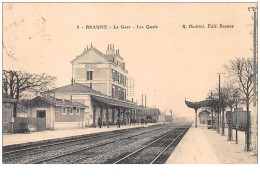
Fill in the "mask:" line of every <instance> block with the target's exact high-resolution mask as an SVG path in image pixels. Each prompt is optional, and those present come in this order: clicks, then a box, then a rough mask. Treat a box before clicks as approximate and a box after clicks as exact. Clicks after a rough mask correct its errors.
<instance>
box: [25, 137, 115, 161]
mask: <svg viewBox="0 0 260 181" xmlns="http://www.w3.org/2000/svg"><path fill="white" fill-rule="evenodd" d="M114 142H116V141H109V142H105V143H100V144H96V145H93V146H91V147H87V148H80V149H77V150H74V151H70V152H68V153H63V154H60V155H56V156H53V157H49V158H46V159H41V160H36V161H33V162H24V163H23V164H39V163H43V162H47V161H50V160H54V159H57V158H61V157H64V156H68V155H72V154H75V153H78V152H82V151H86V150H89V149H92V148H97V147H100V146H104V145H107V144H110V143H114Z"/></svg>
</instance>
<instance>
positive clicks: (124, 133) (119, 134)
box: [3, 126, 165, 163]
mask: <svg viewBox="0 0 260 181" xmlns="http://www.w3.org/2000/svg"><path fill="white" fill-rule="evenodd" d="M164 128H165V127H164V126H160V127H158V126H156V127H155V126H152V127H147V128H143V127H142V128H139V129H131V130H120V131H119V132H116V133H115V132H111V133H106V134H105V133H104V134H102V135H96V136H88V137H85V138H80V139H70V140H66V141H61V142H54V143H49V144H43V145H40V146H37V147H35V146H34V147H31V148H30V147H28V148H26V149H20V150H15V151H12V152H11V153H16V152H19V153H21V155H19V156H18V158H17V156H16V158H13V156H12V157H11V158H10V159H11V160H13V159H19V157H24V156H28V155H30V154H39V153H41V152H46V151H48V150H44V149H41V148H44V147H51V146H59V145H62V144H65V145H66V146H68V145H67V144H66V143H68V144H70V143H73V144H74V145H75V144H77V145H78V144H80V142H81V141H82V140H85V139H89V138H95V137H97V138H98V139H102V140H105V139H112V138H115V137H116V138H119V140H116V141H120V140H125V139H131V137H135V136H140V135H143V134H147V133H150V132H153V131H159V130H161V129H164ZM140 130H144V131H142V132H141V133H140V132H139V133H138V131H140ZM136 133H137V134H136ZM128 134H134V135H132V136H127V135H128ZM125 136H127V137H125ZM104 137H105V138H104ZM114 142H115V141H109V142H108V143H103V142H102V143H101V145H99V143H98V144H95V145H93V146H91V147H89V145H87V144H86V143H84V144H86V145H87V147H83V148H79V149H75V150H74V151H69V152H65V153H60V154H56V155H54V156H50V157H49V158H41V159H37V160H36V159H31V160H30V161H22V162H19V163H44V162H48V161H51V160H55V159H58V158H62V157H66V156H69V155H73V154H78V153H81V152H84V151H87V150H90V149H93V148H96V147H99V146H104V145H106V144H111V143H114ZM65 145H63V147H64V148H65ZM69 146H71V145H69ZM31 149H32V150H31ZM35 149H40V150H39V152H35V151H34V152H29V153H27V151H33V150H35ZM22 152H25V153H22ZM84 157H85V156H84ZM87 158H88V157H87ZM32 160H34V161H32ZM79 160H84V159H79ZM79 160H78V161H79ZM3 162H4V163H6V162H8V158H4V157H3ZM69 163H75V162H73V161H69Z"/></svg>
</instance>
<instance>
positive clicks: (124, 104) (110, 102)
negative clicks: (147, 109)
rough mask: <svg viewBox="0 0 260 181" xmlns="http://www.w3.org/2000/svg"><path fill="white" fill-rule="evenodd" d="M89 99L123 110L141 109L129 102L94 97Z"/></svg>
mask: <svg viewBox="0 0 260 181" xmlns="http://www.w3.org/2000/svg"><path fill="white" fill-rule="evenodd" d="M91 98H92V99H93V100H95V101H98V102H102V103H104V104H108V105H110V106H120V107H125V108H132V109H142V108H141V107H139V106H137V105H136V104H135V103H133V102H130V101H122V100H117V99H113V98H109V97H101V96H96V95H91Z"/></svg>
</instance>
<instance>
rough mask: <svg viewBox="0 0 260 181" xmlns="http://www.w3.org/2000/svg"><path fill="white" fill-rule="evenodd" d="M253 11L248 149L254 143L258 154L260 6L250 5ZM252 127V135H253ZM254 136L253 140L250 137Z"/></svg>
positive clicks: (253, 146)
mask: <svg viewBox="0 0 260 181" xmlns="http://www.w3.org/2000/svg"><path fill="white" fill-rule="evenodd" d="M250 10H252V11H253V20H254V33H253V48H254V49H253V60H254V62H253V63H254V64H253V65H254V67H253V86H254V87H253V109H252V113H253V115H252V121H251V120H247V127H248V128H247V142H246V145H247V151H249V150H250V142H251V143H252V149H253V151H254V152H255V153H256V154H257V150H258V144H257V142H258V136H257V135H258V130H257V127H258V103H257V100H258V95H257V92H258V90H257V79H258V77H257V72H258V71H257V62H258V7H257V6H256V7H248V11H250ZM251 128H252V136H251ZM250 138H252V140H251V139H250Z"/></svg>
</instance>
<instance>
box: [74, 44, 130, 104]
mask: <svg viewBox="0 0 260 181" xmlns="http://www.w3.org/2000/svg"><path fill="white" fill-rule="evenodd" d="M71 64H72V81H74V82H75V83H80V84H83V85H86V86H88V87H90V88H92V89H94V90H96V91H99V92H101V93H103V94H105V95H107V96H111V97H112V98H115V99H118V100H126V95H127V81H128V78H127V74H128V71H127V70H126V66H125V62H124V59H123V58H122V57H121V55H120V54H119V49H118V50H115V49H114V45H111V44H110V45H108V46H107V50H106V53H105V54H103V53H102V52H100V51H99V50H97V49H96V48H94V47H93V46H92V45H91V47H90V48H89V49H88V48H87V49H85V50H84V51H83V53H82V54H80V55H78V56H76V58H75V59H74V60H72V61H71Z"/></svg>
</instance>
